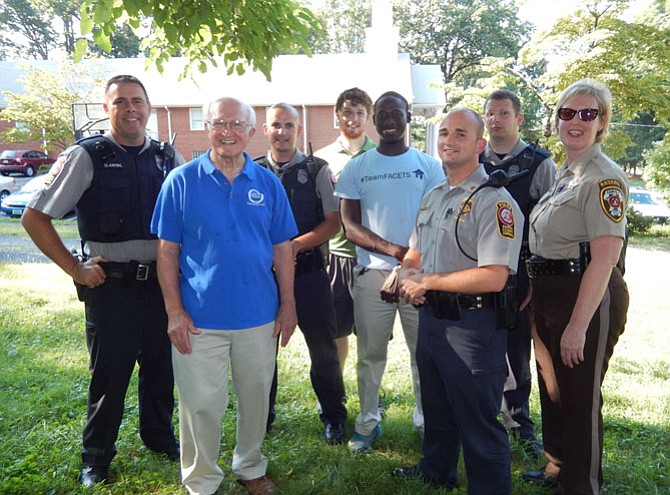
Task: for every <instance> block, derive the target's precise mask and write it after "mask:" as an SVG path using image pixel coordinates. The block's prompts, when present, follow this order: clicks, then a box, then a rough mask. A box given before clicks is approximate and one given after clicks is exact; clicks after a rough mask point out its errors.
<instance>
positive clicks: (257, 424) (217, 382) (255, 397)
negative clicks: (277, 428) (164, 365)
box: [172, 322, 277, 495]
mask: <svg viewBox="0 0 670 495" xmlns="http://www.w3.org/2000/svg"><path fill="white" fill-rule="evenodd" d="M273 329H274V322H270V323H268V324H266V325H262V326H259V327H253V328H248V329H244V330H207V329H200V331H201V332H202V333H201V334H200V335H191V336H190V339H191V346H192V347H193V351H192V353H191V354H180V353H179V352H178V351H177V350H176V349H175V348H174V347H173V348H172V363H173V366H174V375H175V382H176V383H177V391H178V394H179V437H180V443H181V476H182V483H183V484H184V486H185V487H186V489H187V490H188V492H189V493H191V494H192V495H200V494H211V493H214V492H215V491H216V489H217V488H218V487H219V485H220V484H221V481H222V480H223V471H222V470H221V468H220V467H219V465H218V459H219V452H220V450H221V421H222V419H223V415H224V413H225V411H226V408H227V407H228V371H229V368H232V384H233V392H234V393H235V395H236V396H237V432H236V445H235V451H234V453H233V461H232V466H231V468H232V471H233V473H234V474H235V476H237V478H239V479H254V478H258V477H260V476H263V475H264V474H265V471H266V468H267V462H268V461H267V458H266V457H265V456H263V454H261V444H262V442H263V439H264V438H265V423H266V421H267V415H268V403H269V399H268V397H269V394H270V384H271V382H272V374H273V372H274V367H275V350H276V348H277V339H276V338H273V337H272V332H273Z"/></svg>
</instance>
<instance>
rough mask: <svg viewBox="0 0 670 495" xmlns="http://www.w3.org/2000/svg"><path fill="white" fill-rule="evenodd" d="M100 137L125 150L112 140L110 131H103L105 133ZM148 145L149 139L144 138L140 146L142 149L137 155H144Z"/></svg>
mask: <svg viewBox="0 0 670 495" xmlns="http://www.w3.org/2000/svg"><path fill="white" fill-rule="evenodd" d="M102 136H103V137H104V138H105V139H107V140H109V141H111V142H112V143H114V144H115V145H116V146H118V147H119V148H121V149H124V150H125V148H124V146H123V145H122V144H119V142H118V141H117V140H116V139H115V138H114V134H112V132H111V131H105V133H104V134H103V135H102ZM150 144H151V139H150V138H148V137H147V136H144V144H143V145H142V149H140V152H139V153H138V155H139V154H142V153H144V152H145V151H146V150H147V148H149V145H150Z"/></svg>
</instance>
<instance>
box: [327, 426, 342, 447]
mask: <svg viewBox="0 0 670 495" xmlns="http://www.w3.org/2000/svg"><path fill="white" fill-rule="evenodd" d="M323 436H324V437H325V438H326V442H327V443H330V444H336V443H342V442H344V425H343V424H342V423H336V424H333V423H326V429H325V430H324V433H323Z"/></svg>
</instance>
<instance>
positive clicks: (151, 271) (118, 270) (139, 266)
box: [100, 261, 158, 282]
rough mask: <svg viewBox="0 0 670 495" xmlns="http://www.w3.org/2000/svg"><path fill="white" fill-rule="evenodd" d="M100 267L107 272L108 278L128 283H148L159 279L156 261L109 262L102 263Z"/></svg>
mask: <svg viewBox="0 0 670 495" xmlns="http://www.w3.org/2000/svg"><path fill="white" fill-rule="evenodd" d="M100 266H101V267H102V268H103V270H105V273H106V274H107V278H113V279H121V280H125V281H127V282H136V281H139V282H146V281H147V280H157V279H158V273H157V270H156V262H155V261H152V262H150V263H140V262H138V261H129V262H127V263H117V262H113V261H107V262H102V263H100Z"/></svg>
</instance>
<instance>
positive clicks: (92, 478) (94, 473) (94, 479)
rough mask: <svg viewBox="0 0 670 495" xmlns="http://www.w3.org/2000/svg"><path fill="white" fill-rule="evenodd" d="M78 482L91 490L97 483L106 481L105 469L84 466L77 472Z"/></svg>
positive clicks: (104, 467)
mask: <svg viewBox="0 0 670 495" xmlns="http://www.w3.org/2000/svg"><path fill="white" fill-rule="evenodd" d="M78 481H79V484H80V485H82V486H84V487H86V488H92V487H93V485H95V484H97V483H104V482H105V481H107V467H106V466H89V465H88V464H84V465H83V466H82V467H81V471H79V478H78Z"/></svg>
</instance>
